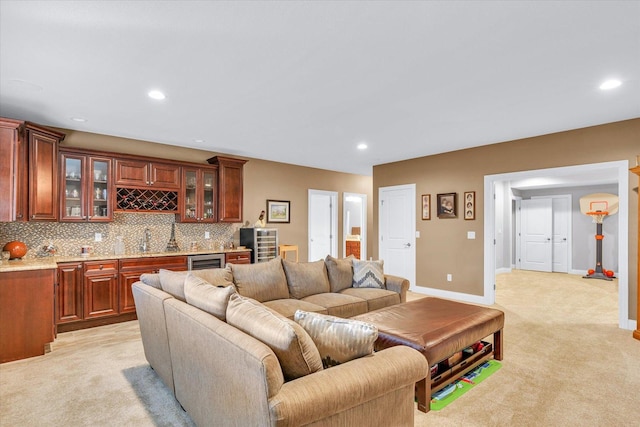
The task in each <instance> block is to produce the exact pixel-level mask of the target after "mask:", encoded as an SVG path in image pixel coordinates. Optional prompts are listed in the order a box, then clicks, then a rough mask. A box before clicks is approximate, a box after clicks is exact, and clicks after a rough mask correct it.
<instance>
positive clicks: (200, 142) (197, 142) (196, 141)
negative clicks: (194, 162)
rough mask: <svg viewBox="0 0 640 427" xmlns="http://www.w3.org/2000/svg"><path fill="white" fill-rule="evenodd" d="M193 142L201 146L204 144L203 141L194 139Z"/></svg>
mask: <svg viewBox="0 0 640 427" xmlns="http://www.w3.org/2000/svg"><path fill="white" fill-rule="evenodd" d="M193 142H195V143H196V144H202V143H203V142H204V139H194V140H193Z"/></svg>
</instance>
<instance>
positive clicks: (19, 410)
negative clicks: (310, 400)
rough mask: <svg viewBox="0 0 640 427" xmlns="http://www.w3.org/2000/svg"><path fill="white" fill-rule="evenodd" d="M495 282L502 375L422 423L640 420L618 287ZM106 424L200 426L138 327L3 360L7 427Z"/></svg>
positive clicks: (535, 276)
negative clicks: (154, 366)
mask: <svg viewBox="0 0 640 427" xmlns="http://www.w3.org/2000/svg"><path fill="white" fill-rule="evenodd" d="M497 286H498V288H497V304H496V306H497V308H499V309H501V310H503V311H504V312H505V314H506V319H505V338H504V339H505V341H504V344H505V358H504V361H503V367H502V369H500V370H499V371H498V372H496V373H495V374H494V375H492V376H491V377H489V378H488V379H487V380H486V381H484V382H483V383H481V384H479V385H478V386H477V387H476V388H475V389H474V390H472V391H470V392H469V393H467V394H466V395H464V396H463V397H461V398H460V399H458V400H457V401H456V402H454V403H453V404H452V405H450V406H448V407H447V408H445V409H443V410H442V411H437V412H436V411H432V412H430V413H428V414H423V413H421V412H418V411H416V417H415V425H416V426H438V427H440V426H444V427H446V426H457V427H459V426H567V425H581V426H612V425H613V426H637V425H640V398H638V396H639V395H640V341H637V340H634V339H633V338H632V336H631V331H626V330H621V329H619V328H618V327H617V319H618V313H617V283H616V282H605V281H599V280H584V279H581V278H580V277H579V276H573V275H566V274H558V273H549V274H547V273H532V272H526V271H514V272H512V273H509V274H502V275H500V276H498V283H497ZM412 297H414V298H415V297H420V296H419V295H416V294H414V295H412ZM102 425H104V426H107V425H110V426H111V425H118V426H192V425H193V423H192V422H191V420H190V419H189V417H188V416H187V415H186V414H185V413H184V412H183V411H182V409H181V408H180V406H179V405H178V404H177V403H176V401H175V400H174V399H173V397H172V396H171V394H170V393H169V392H168V391H167V390H166V389H165V388H164V386H163V385H162V383H161V382H160V380H159V379H158V378H157V376H156V375H155V373H154V372H153V371H152V370H151V369H150V368H149V365H148V364H147V363H146V360H145V358H144V354H143V350H142V344H141V342H140V339H139V330H138V326H137V322H127V323H122V324H118V325H110V326H104V327H99V328H93V329H86V330H82V331H76V332H69V333H64V334H60V335H59V336H58V339H57V340H56V342H55V343H54V344H53V345H52V352H51V353H49V354H46V355H44V356H41V357H36V358H31V359H27V360H22V361H16V362H11V363H5V364H2V365H0V426H2V427H5V426H12V427H13V426H102ZM212 425H215V422H214V423H213V424H212Z"/></svg>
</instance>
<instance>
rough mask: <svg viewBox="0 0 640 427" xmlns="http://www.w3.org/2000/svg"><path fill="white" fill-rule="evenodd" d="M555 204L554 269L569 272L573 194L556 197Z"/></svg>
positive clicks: (553, 201)
mask: <svg viewBox="0 0 640 427" xmlns="http://www.w3.org/2000/svg"><path fill="white" fill-rule="evenodd" d="M552 205H553V237H552V242H553V245H552V247H553V256H552V257H553V268H552V269H553V271H556V272H559V273H568V272H569V247H570V246H569V237H570V218H571V196H564V197H554V198H553V199H552Z"/></svg>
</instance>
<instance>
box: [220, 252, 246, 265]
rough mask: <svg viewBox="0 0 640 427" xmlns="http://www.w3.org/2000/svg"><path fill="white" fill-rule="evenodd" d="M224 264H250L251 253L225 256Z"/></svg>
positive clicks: (236, 253) (235, 253) (233, 253)
mask: <svg viewBox="0 0 640 427" xmlns="http://www.w3.org/2000/svg"><path fill="white" fill-rule="evenodd" d="M225 262H226V263H231V264H251V252H232V253H227V254H226V255H225Z"/></svg>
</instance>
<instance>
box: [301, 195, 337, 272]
mask: <svg viewBox="0 0 640 427" xmlns="http://www.w3.org/2000/svg"><path fill="white" fill-rule="evenodd" d="M337 200H338V193H336V192H333V191H321V190H309V242H308V244H309V261H318V260H319V259H325V258H326V256H327V255H331V256H333V257H337V256H338V242H337V240H338V239H337V238H336V237H337V235H338V233H337V229H338V209H337Z"/></svg>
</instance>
